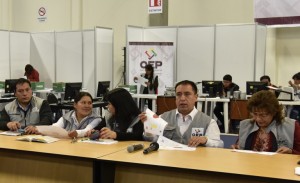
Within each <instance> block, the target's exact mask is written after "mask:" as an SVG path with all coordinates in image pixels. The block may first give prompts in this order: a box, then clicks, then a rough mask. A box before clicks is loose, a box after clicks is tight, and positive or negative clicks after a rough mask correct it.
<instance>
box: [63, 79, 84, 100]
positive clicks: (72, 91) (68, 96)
mask: <svg viewBox="0 0 300 183" xmlns="http://www.w3.org/2000/svg"><path fill="white" fill-rule="evenodd" d="M81 88H82V83H80V82H78V83H66V84H65V97H64V100H69V101H72V100H74V99H75V97H76V95H78V94H79V92H80V90H81Z"/></svg>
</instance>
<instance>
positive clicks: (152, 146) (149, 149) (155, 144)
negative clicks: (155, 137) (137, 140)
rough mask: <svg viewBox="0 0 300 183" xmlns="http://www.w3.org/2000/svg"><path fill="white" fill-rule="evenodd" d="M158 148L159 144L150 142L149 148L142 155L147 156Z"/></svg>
mask: <svg viewBox="0 0 300 183" xmlns="http://www.w3.org/2000/svg"><path fill="white" fill-rule="evenodd" d="M158 148H159V144H158V143H157V142H152V143H151V144H150V146H149V147H148V148H147V149H145V150H144V151H143V153H144V154H148V153H150V152H152V151H157V149H158Z"/></svg>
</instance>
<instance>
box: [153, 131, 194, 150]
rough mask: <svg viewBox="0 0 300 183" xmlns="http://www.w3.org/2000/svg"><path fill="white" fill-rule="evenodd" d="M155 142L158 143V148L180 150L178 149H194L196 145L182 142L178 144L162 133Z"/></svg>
mask: <svg viewBox="0 0 300 183" xmlns="http://www.w3.org/2000/svg"><path fill="white" fill-rule="evenodd" d="M157 143H158V144H159V149H164V150H180V151H195V150H196V147H189V146H187V145H184V144H180V143H178V142H175V141H173V140H170V139H168V138H166V137H164V136H162V135H160V136H159V138H158V140H157Z"/></svg>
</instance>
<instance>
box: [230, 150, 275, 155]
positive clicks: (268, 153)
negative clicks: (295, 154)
mask: <svg viewBox="0 0 300 183" xmlns="http://www.w3.org/2000/svg"><path fill="white" fill-rule="evenodd" d="M232 151H233V152H241V153H250V154H262V155H274V154H277V153H276V152H258V151H250V150H241V149H233V150H232Z"/></svg>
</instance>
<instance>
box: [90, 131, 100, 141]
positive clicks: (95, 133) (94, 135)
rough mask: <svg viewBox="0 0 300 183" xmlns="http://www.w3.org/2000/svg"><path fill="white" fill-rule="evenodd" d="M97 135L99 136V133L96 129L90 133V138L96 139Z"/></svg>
mask: <svg viewBox="0 0 300 183" xmlns="http://www.w3.org/2000/svg"><path fill="white" fill-rule="evenodd" d="M99 137H100V133H99V131H98V130H96V131H94V132H93V133H92V134H91V135H90V140H96V139H99Z"/></svg>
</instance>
